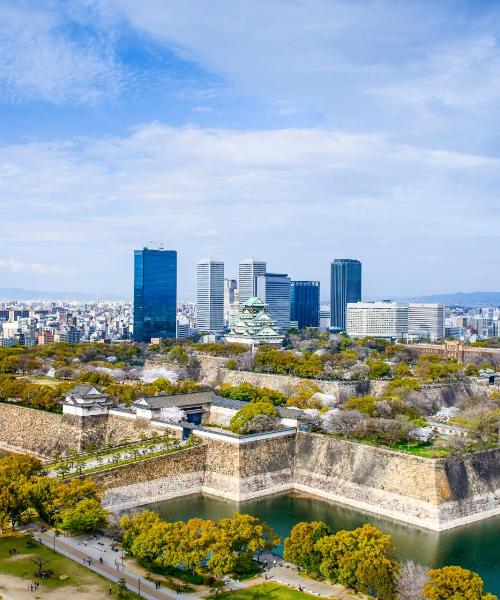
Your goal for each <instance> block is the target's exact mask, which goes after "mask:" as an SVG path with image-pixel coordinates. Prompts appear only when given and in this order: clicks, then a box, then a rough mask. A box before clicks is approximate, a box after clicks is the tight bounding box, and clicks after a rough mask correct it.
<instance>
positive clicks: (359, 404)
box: [342, 396, 377, 416]
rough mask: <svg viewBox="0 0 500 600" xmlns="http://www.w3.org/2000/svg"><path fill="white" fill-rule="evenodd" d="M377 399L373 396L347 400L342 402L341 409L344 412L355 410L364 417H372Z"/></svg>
mask: <svg viewBox="0 0 500 600" xmlns="http://www.w3.org/2000/svg"><path fill="white" fill-rule="evenodd" d="M376 403H377V398H375V397H374V396H361V397H359V398H357V397H353V398H349V399H348V400H346V401H345V402H344V404H343V405H342V408H344V409H345V410H357V411H359V412H361V413H364V414H366V415H370V416H372V415H373V413H374V412H375V406H376Z"/></svg>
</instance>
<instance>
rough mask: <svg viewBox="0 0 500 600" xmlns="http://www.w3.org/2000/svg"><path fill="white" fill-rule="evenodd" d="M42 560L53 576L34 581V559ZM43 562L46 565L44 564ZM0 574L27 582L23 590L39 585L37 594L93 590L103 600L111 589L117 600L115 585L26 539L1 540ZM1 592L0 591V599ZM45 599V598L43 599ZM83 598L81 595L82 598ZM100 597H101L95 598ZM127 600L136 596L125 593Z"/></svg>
mask: <svg viewBox="0 0 500 600" xmlns="http://www.w3.org/2000/svg"><path fill="white" fill-rule="evenodd" d="M12 548H15V549H16V553H15V554H13V555H10V554H9V550H11V549H12ZM37 557H39V558H41V559H42V560H43V561H44V567H43V568H44V569H52V570H53V571H54V574H53V575H52V576H51V577H49V579H36V578H34V572H35V570H36V569H37V566H36V565H35V563H33V562H32V560H33V559H35V558H37ZM45 561H46V562H45ZM0 574H5V575H13V576H15V577H18V578H20V579H21V580H23V581H26V587H28V585H29V584H30V582H32V581H38V582H39V583H40V592H45V593H48V594H49V595H50V593H51V590H53V591H55V590H57V589H60V588H64V587H67V588H68V593H69V594H70V595H71V594H74V593H75V592H78V593H79V592H82V594H85V593H86V592H88V591H90V590H92V593H93V594H94V596H95V592H98V593H99V594H101V593H102V597H103V598H104V597H109V587H110V585H112V587H113V589H114V590H115V594H114V596H112V597H116V585H115V584H111V583H110V582H109V581H108V580H107V579H105V578H104V577H101V576H100V575H97V573H94V572H92V571H90V570H89V569H86V568H85V567H84V566H82V565H79V564H77V563H76V562H74V561H72V560H70V559H69V558H66V557H65V556H63V555H62V554H58V553H57V552H53V551H52V550H51V549H50V548H47V547H46V546H42V545H39V544H37V543H34V542H31V541H30V540H29V538H27V537H26V536H23V535H9V536H0ZM1 595H2V591H1V589H0V597H1ZM42 597H44V596H42ZM83 597H84V596H83V595H82V598H83ZM98 597H100V596H98ZM126 598H127V599H128V600H133V599H135V598H138V596H137V595H136V594H132V593H131V592H128V595H127V596H126Z"/></svg>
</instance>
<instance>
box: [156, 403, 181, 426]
mask: <svg viewBox="0 0 500 600" xmlns="http://www.w3.org/2000/svg"><path fill="white" fill-rule="evenodd" d="M185 420H186V413H185V412H184V411H183V410H182V409H180V408H179V407H178V406H165V407H163V408H162V409H161V410H160V421H165V422H166V423H180V422H181V421H185Z"/></svg>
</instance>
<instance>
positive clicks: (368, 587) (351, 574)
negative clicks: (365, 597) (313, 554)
mask: <svg viewBox="0 0 500 600" xmlns="http://www.w3.org/2000/svg"><path fill="white" fill-rule="evenodd" d="M315 547H316V550H318V551H319V552H320V553H321V555H322V561H321V563H320V571H321V573H322V574H323V575H324V576H325V577H326V578H328V579H330V580H331V581H333V582H336V583H340V584H341V585H345V586H346V587H349V588H352V589H354V590H356V591H358V592H363V593H366V594H370V595H372V596H376V597H377V598H380V599H381V600H394V599H395V598H396V583H395V580H396V576H397V573H398V568H399V565H398V563H397V562H396V561H395V560H393V559H392V557H391V556H390V551H391V550H392V545H391V537H390V536H389V535H385V534H383V533H382V532H381V531H380V530H379V529H377V528H376V527H374V526H373V525H368V524H367V525H363V526H362V527H359V528H358V529H355V530H354V531H338V532H337V533H336V534H334V535H330V536H324V537H322V538H321V539H320V540H319V541H318V542H316V545H315Z"/></svg>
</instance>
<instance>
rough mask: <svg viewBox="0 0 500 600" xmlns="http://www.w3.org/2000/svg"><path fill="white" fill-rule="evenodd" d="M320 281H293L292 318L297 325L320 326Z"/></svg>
mask: <svg viewBox="0 0 500 600" xmlns="http://www.w3.org/2000/svg"><path fill="white" fill-rule="evenodd" d="M319 290H320V285H319V281H292V286H291V288H290V320H291V321H295V322H296V323H297V327H298V328H299V329H302V328H303V327H319V324H320V323H319Z"/></svg>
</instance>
